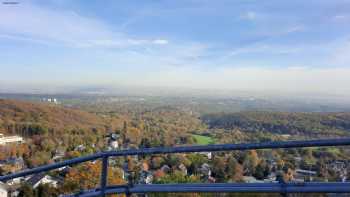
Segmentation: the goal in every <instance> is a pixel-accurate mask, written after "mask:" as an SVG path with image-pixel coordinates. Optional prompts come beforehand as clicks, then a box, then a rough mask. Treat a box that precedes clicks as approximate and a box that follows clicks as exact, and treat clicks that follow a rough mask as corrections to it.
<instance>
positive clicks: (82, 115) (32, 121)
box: [0, 99, 105, 135]
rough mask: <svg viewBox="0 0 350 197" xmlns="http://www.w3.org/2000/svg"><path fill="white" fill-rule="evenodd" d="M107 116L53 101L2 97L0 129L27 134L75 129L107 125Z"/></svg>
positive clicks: (6, 131)
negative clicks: (104, 118)
mask: <svg viewBox="0 0 350 197" xmlns="http://www.w3.org/2000/svg"><path fill="white" fill-rule="evenodd" d="M104 125H105V122H104V120H103V119H102V118H101V117H99V116H97V115H95V114H92V113H88V112H84V111H80V110H76V109H70V108H65V107H62V106H59V105H55V104H49V103H32V102H25V101H18V100H8V99H0V132H2V133H20V134H23V135H33V134H42V133H46V132H49V131H51V132H53V131H54V132H56V133H57V132H62V131H64V130H72V129H76V130H79V129H83V130H85V129H89V130H90V129H94V128H96V129H104Z"/></svg>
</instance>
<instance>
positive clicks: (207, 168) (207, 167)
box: [199, 163, 211, 177]
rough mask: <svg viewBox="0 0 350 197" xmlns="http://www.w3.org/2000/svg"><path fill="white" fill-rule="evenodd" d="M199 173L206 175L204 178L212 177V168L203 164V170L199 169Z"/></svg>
mask: <svg viewBox="0 0 350 197" xmlns="http://www.w3.org/2000/svg"><path fill="white" fill-rule="evenodd" d="M199 171H200V172H201V173H202V174H203V175H204V176H208V177H210V176H211V170H210V166H209V164H207V163H203V164H202V166H201V168H200V169H199Z"/></svg>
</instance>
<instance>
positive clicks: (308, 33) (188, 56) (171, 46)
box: [0, 0, 350, 99]
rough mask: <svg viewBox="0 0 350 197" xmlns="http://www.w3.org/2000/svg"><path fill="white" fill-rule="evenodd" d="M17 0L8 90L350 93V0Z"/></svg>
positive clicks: (7, 60)
mask: <svg viewBox="0 0 350 197" xmlns="http://www.w3.org/2000/svg"><path fill="white" fill-rule="evenodd" d="M18 2H19V3H18V4H1V5H0V50H1V53H0V59H1V62H0V67H1V70H2V71H1V73H2V75H1V77H0V91H2V92H6V91H8V92H23V91H28V92H30V91H32V92H36V91H38V92H48V93H49V92H55V91H56V92H60V91H68V90H72V91H73V90H79V89H82V88H90V87H92V88H94V87H97V88H111V89H113V88H119V87H132V88H136V89H137V88H139V89H142V88H146V89H147V88H152V87H158V88H164V89H169V90H173V89H186V90H202V91H205V90H220V91H243V92H244V91H246V92H263V93H264V92H265V93H266V94H270V93H273V94H283V93H289V94H296V95H298V96H300V95H304V96H305V95H316V96H317V95H326V96H327V95H328V96H331V97H336V96H340V97H344V98H350V86H349V84H350V77H349V76H350V56H349V55H348V54H349V53H350V26H349V25H348V24H349V23H350V14H349V13H350V2H349V1H341V0H338V1H307V2H305V1H301V0H300V1H292V2H281V1H268V2H261V1H234V2H233V1H216V2H210V1H196V0H192V1H176V2H175V1H156V2H155V1H144V2H138V3H133V2H128V1H125V2H115V1H104V2H103V3H102V2H100V1H89V2H84V1H74V2H73V1H65V0H62V1H58V0H53V1H18ZM342 99H343V98H342Z"/></svg>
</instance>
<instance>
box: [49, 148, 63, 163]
mask: <svg viewBox="0 0 350 197" xmlns="http://www.w3.org/2000/svg"><path fill="white" fill-rule="evenodd" d="M64 156H65V152H64V151H63V150H56V151H55V155H54V156H53V157H52V160H54V161H57V160H60V159H62V158H63V157H64Z"/></svg>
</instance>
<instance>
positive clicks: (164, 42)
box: [153, 39, 169, 45]
mask: <svg viewBox="0 0 350 197" xmlns="http://www.w3.org/2000/svg"><path fill="white" fill-rule="evenodd" d="M153 43H154V44H160V45H162V44H168V43H169V41H168V40H161V39H159V40H153Z"/></svg>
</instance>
